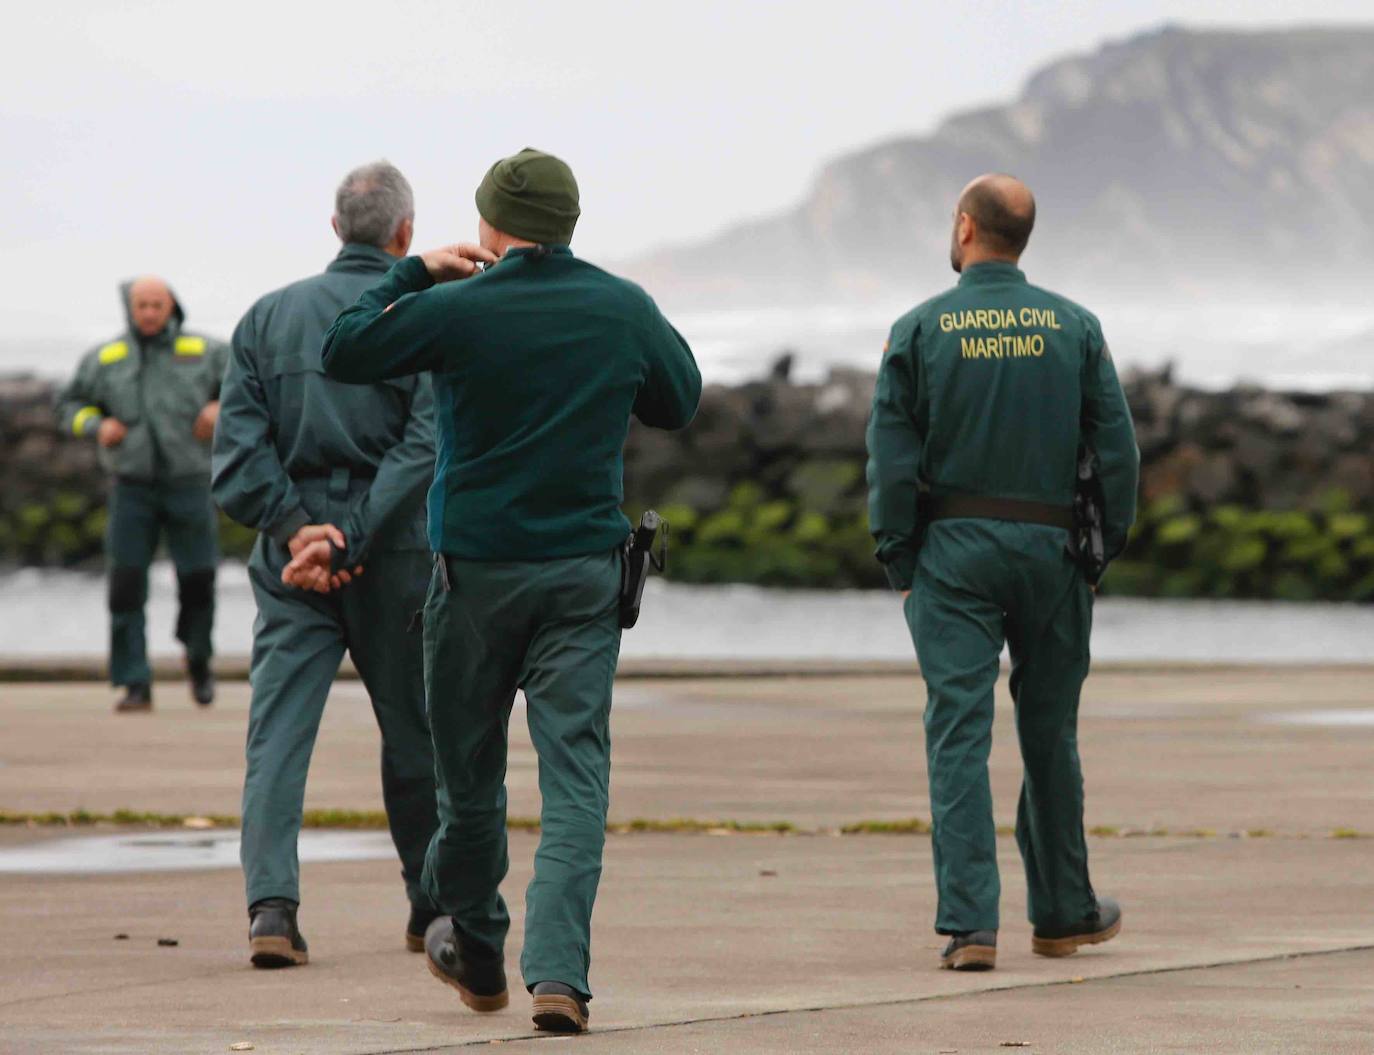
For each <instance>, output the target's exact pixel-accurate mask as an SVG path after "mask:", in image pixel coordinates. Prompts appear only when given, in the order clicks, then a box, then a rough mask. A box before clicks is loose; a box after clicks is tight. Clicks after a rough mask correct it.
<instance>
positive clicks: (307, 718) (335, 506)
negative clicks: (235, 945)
mask: <svg viewBox="0 0 1374 1055" xmlns="http://www.w3.org/2000/svg"><path fill="white" fill-rule="evenodd" d="M414 222H415V207H414V198H413V196H412V194H411V190H410V184H409V183H408V182H406V179H405V177H404V176H403V175H401V173H400V172H399V171H397V169H396V168H395V167H394V166H393V165H391V164H389V163H388V162H385V161H378V162H375V163H373V164H370V165H364V166H362V167H361V168H358V169H355V170H354V171H352V172H350V173H349V174H348V175H347V176H346V177H345V178H344V180H343V182H342V183H341V184H340V185H339V190H338V194H337V196H336V198H335V208H334V220H333V223H334V232H335V234H337V235H338V236H339V240H340V241H341V242H343V248H342V249H341V250H340V251H339V254H338V256H336V257H335V258H334V260H333V262H332V263H330V264H329V266H328V267H327V268H325V271H324V273H323V274H321V275H315V276H313V277H311V278H307V279H303V280H302V281H300V282H296V283H293V284H292V285H289V286H286V287H285V288H284V289H279V290H277V291H276V292H274V293H269V294H267V295H266V296H265V297H263V298H262V299H261V300H259V301H258V302H257V303H256V304H254V305H253V307H252V308H250V309H249V311H248V313H247V314H246V315H244V317H243V319H242V321H240V322H239V324H238V328H237V329H236V330H235V331H234V337H233V350H232V357H231V360H230V363H229V369H228V373H227V375H226V377H225V380H224V386H223V389H222V392H221V397H220V416H219V425H218V428H217V430H216V432H215V443H214V453H213V460H212V486H213V490H214V497H215V500H216V501H217V502H218V503H219V505H220V506H221V507H222V508H223V509H224V511H225V512H226V513H228V514H229V516H231V517H233V518H234V519H235V520H237V521H238V522H239V523H241V524H244V525H246V526H248V527H251V528H254V529H256V530H257V531H258V532H259V535H258V541H257V545H256V546H255V547H254V549H253V555H252V558H251V559H250V561H249V564H248V574H249V580H250V582H251V584H252V587H253V594H254V597H255V598H256V600H257V605H258V618H257V621H256V623H255V624H254V628H253V661H252V675H251V680H252V686H253V695H252V704H251V708H250V711H249V717H248V748H247V756H248V768H247V773H246V774H245V777H244V787H243V840H242V849H241V856H242V861H243V870H244V876H245V879H246V885H247V895H248V916H249V944H250V949H251V957H252V962H253V965H254V966H256V967H289V966H293V965H297V964H304V963H306V962H307V959H308V953H307V951H306V943H305V939H304V938H302V937H301V933H300V930H299V928H298V926H297V921H296V912H297V908H298V906H299V904H300V868H299V864H298V862H297V857H296V839H297V836H298V834H299V832H300V827H301V821H302V808H303V803H304V796H305V779H306V771H307V769H308V767H309V764H310V753H311V750H312V749H313V747H314V744H315V736H316V733H317V732H318V730H319V725H320V718H321V716H322V715H323V712H324V704H325V698H326V697H327V696H328V694H329V690H330V687H331V686H332V685H333V682H334V678H335V675H336V674H337V673H338V669H339V663H340V660H341V659H342V658H343V654H344V651H345V650H347V651H348V653H349V654H350V656H351V657H352V659H353V664H354V666H355V667H357V670H358V674H359V675H360V676H361V678H362V681H363V684H364V686H365V687H366V689H367V693H368V695H369V696H370V697H371V700H372V709H373V712H374V713H375V715H376V718H377V724H378V725H379V726H380V727H381V733H382V796H383V799H384V801H385V804H386V811H387V819H388V822H389V824H390V827H391V837H392V840H393V841H394V843H395V845H396V850H397V852H398V853H399V854H400V858H401V865H402V867H401V874H402V876H403V877H404V879H405V886H406V893H407V895H408V896H409V899H410V918H409V921H408V922H407V924H406V929H405V941H406V945H407V947H409V948H410V949H411V950H412V951H414V952H420V951H423V949H424V933H425V928H426V926H427V925H428V924H429V922H430V921H431V920H432V919H433V918H434V916H435V914H436V913H435V910H434V908H433V906H432V904H431V903H430V901H429V900H428V898H427V897H426V895H425V894H424V893H423V892H422V890H421V889H420V873H421V870H422V868H423V866H424V857H425V849H426V847H427V846H428V845H429V841H430V837H431V836H432V835H433V833H434V829H435V827H436V823H437V822H436V806H435V791H434V759H433V748H432V746H431V743H430V735H429V723H428V720H427V718H426V715H425V685H424V673H423V669H424V665H423V658H422V636H421V633H420V628H419V624H418V621H417V620H416V619H415V616H416V615H417V613H418V612H419V611H420V609H421V608H423V606H424V600H425V590H426V588H427V586H428V583H429V571H430V565H429V553H428V543H427V541H426V536H425V508H424V496H425V492H426V490H427V488H428V487H429V484H430V481H431V479H432V478H433V476H434V424H433V407H434V399H433V393H432V389H431V386H430V379H429V378H428V377H427V376H416V377H407V378H402V379H400V380H398V381H388V382H383V383H379V384H375V385H367V386H357V385H348V384H343V383H341V382H338V381H334V380H332V379H330V378H328V377H326V376H325V375H324V372H323V370H322V368H321V366H320V346H321V344H322V343H323V339H324V334H325V331H326V330H328V328H329V326H330V324H331V323H332V322H333V321H334V317H335V316H336V315H338V313H339V312H340V311H342V310H343V309H344V308H346V307H347V306H348V305H350V304H352V303H353V302H354V301H356V300H357V299H358V297H359V296H360V295H361V294H362V293H363V292H364V291H365V290H367V289H369V288H370V287H371V286H373V285H374V284H375V283H376V282H377V281H378V280H379V279H380V278H381V277H382V276H383V275H384V274H386V272H387V270H388V268H390V267H391V265H392V264H393V263H395V261H396V260H398V259H399V258H400V257H402V256H404V255H405V253H406V250H407V249H408V248H409V247H410V239H411V233H412V230H413V228H414ZM312 542H324V543H325V544H327V545H329V546H330V547H332V552H333V557H334V559H333V561H332V562H331V563H330V566H329V567H328V569H327V570H326V571H324V572H322V573H320V574H315V575H309V576H306V575H296V574H287V573H285V569H286V566H287V564H288V563H290V561H291V559H292V557H293V556H294V555H296V554H297V553H299V552H300V551H301V550H302V549H304V548H305V547H307V546H309V545H310V544H311V543H312Z"/></svg>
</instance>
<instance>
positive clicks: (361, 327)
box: [321, 243, 496, 385]
mask: <svg viewBox="0 0 1374 1055" xmlns="http://www.w3.org/2000/svg"><path fill="white" fill-rule="evenodd" d="M479 262H482V263H495V262H496V257H495V256H494V255H493V254H492V253H489V252H487V250H485V249H483V248H481V247H480V246H476V245H470V244H468V243H460V244H458V245H451V246H444V247H442V248H440V249H431V250H430V251H429V252H427V253H425V254H424V255H423V256H408V257H406V258H405V259H404V260H398V261H397V262H396V263H395V264H393V265H392V268H391V270H390V271H388V272H387V273H386V275H385V276H384V277H383V278H382V281H381V282H379V283H378V284H377V285H375V286H373V287H372V288H371V289H369V290H368V291H367V292H366V293H364V294H363V295H362V296H361V297H359V298H358V303H356V304H354V305H353V306H352V307H351V308H347V309H345V310H344V311H343V312H342V313H341V314H340V315H339V317H338V318H337V319H335V320H334V325H333V326H331V327H330V328H329V332H328V333H327V334H325V337H324V348H323V350H322V352H321V361H322V362H323V364H324V372H325V373H326V374H327V375H328V376H330V377H332V378H334V379H335V380H336V381H347V382H350V383H352V384H356V385H367V384H372V383H373V382H374V381H384V380H386V379H388V378H392V377H405V376H406V375H407V374H419V373H424V372H425V371H427V370H437V369H439V368H440V367H441V366H442V365H443V355H444V345H445V343H446V341H448V340H451V339H452V332H451V327H452V323H453V321H454V320H453V319H452V318H451V317H448V318H445V320H444V321H445V323H446V324H447V326H446V327H443V328H441V327H439V326H436V325H435V316H434V314H433V310H432V305H431V304H428V303H426V300H425V298H424V297H422V296H420V294H422V293H423V292H424V291H425V290H427V289H429V287H430V286H433V285H434V284H435V283H436V282H452V281H457V280H459V279H464V278H471V277H472V276H473V275H475V274H477V264H478V263H479Z"/></svg>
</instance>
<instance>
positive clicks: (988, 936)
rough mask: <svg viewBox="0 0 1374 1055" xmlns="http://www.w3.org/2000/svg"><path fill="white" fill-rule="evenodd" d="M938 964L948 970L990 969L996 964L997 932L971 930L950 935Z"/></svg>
mask: <svg viewBox="0 0 1374 1055" xmlns="http://www.w3.org/2000/svg"><path fill="white" fill-rule="evenodd" d="M940 966H941V967H944V968H946V969H947V970H950V971H991V970H992V969H993V968H994V967H996V966H997V932H996V931H995V930H971V931H966V932H965V933H963V934H954V935H951V937H950V939H949V944H948V945H946V946H945V951H944V952H942V953H941V954H940Z"/></svg>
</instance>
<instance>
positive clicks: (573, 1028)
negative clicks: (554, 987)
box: [534, 993, 587, 1033]
mask: <svg viewBox="0 0 1374 1055" xmlns="http://www.w3.org/2000/svg"><path fill="white" fill-rule="evenodd" d="M534 1028H535V1029H539V1030H543V1031H544V1032H545V1033H585V1032H586V1031H587V1016H586V1015H585V1014H583V1012H582V1008H581V1007H579V1006H578V1004H577V1001H576V1000H574V999H573V998H572V997H570V996H561V995H559V994H556V993H549V994H547V995H545V996H536V997H535V998H534Z"/></svg>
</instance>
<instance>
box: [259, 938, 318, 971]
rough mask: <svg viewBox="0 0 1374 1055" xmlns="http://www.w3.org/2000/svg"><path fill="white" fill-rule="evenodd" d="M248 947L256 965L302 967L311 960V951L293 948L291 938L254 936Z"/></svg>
mask: <svg viewBox="0 0 1374 1055" xmlns="http://www.w3.org/2000/svg"><path fill="white" fill-rule="evenodd" d="M248 947H249V951H250V952H251V953H252V955H251V957H250V959H251V960H252V961H253V966H254V967H269V968H270V967H302V966H304V965H305V964H307V963H309V962H310V953H308V952H306V951H305V950H304V949H294V948H292V947H291V939H290V938H282V937H264V938H252V939H250V940H249V942H248Z"/></svg>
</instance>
